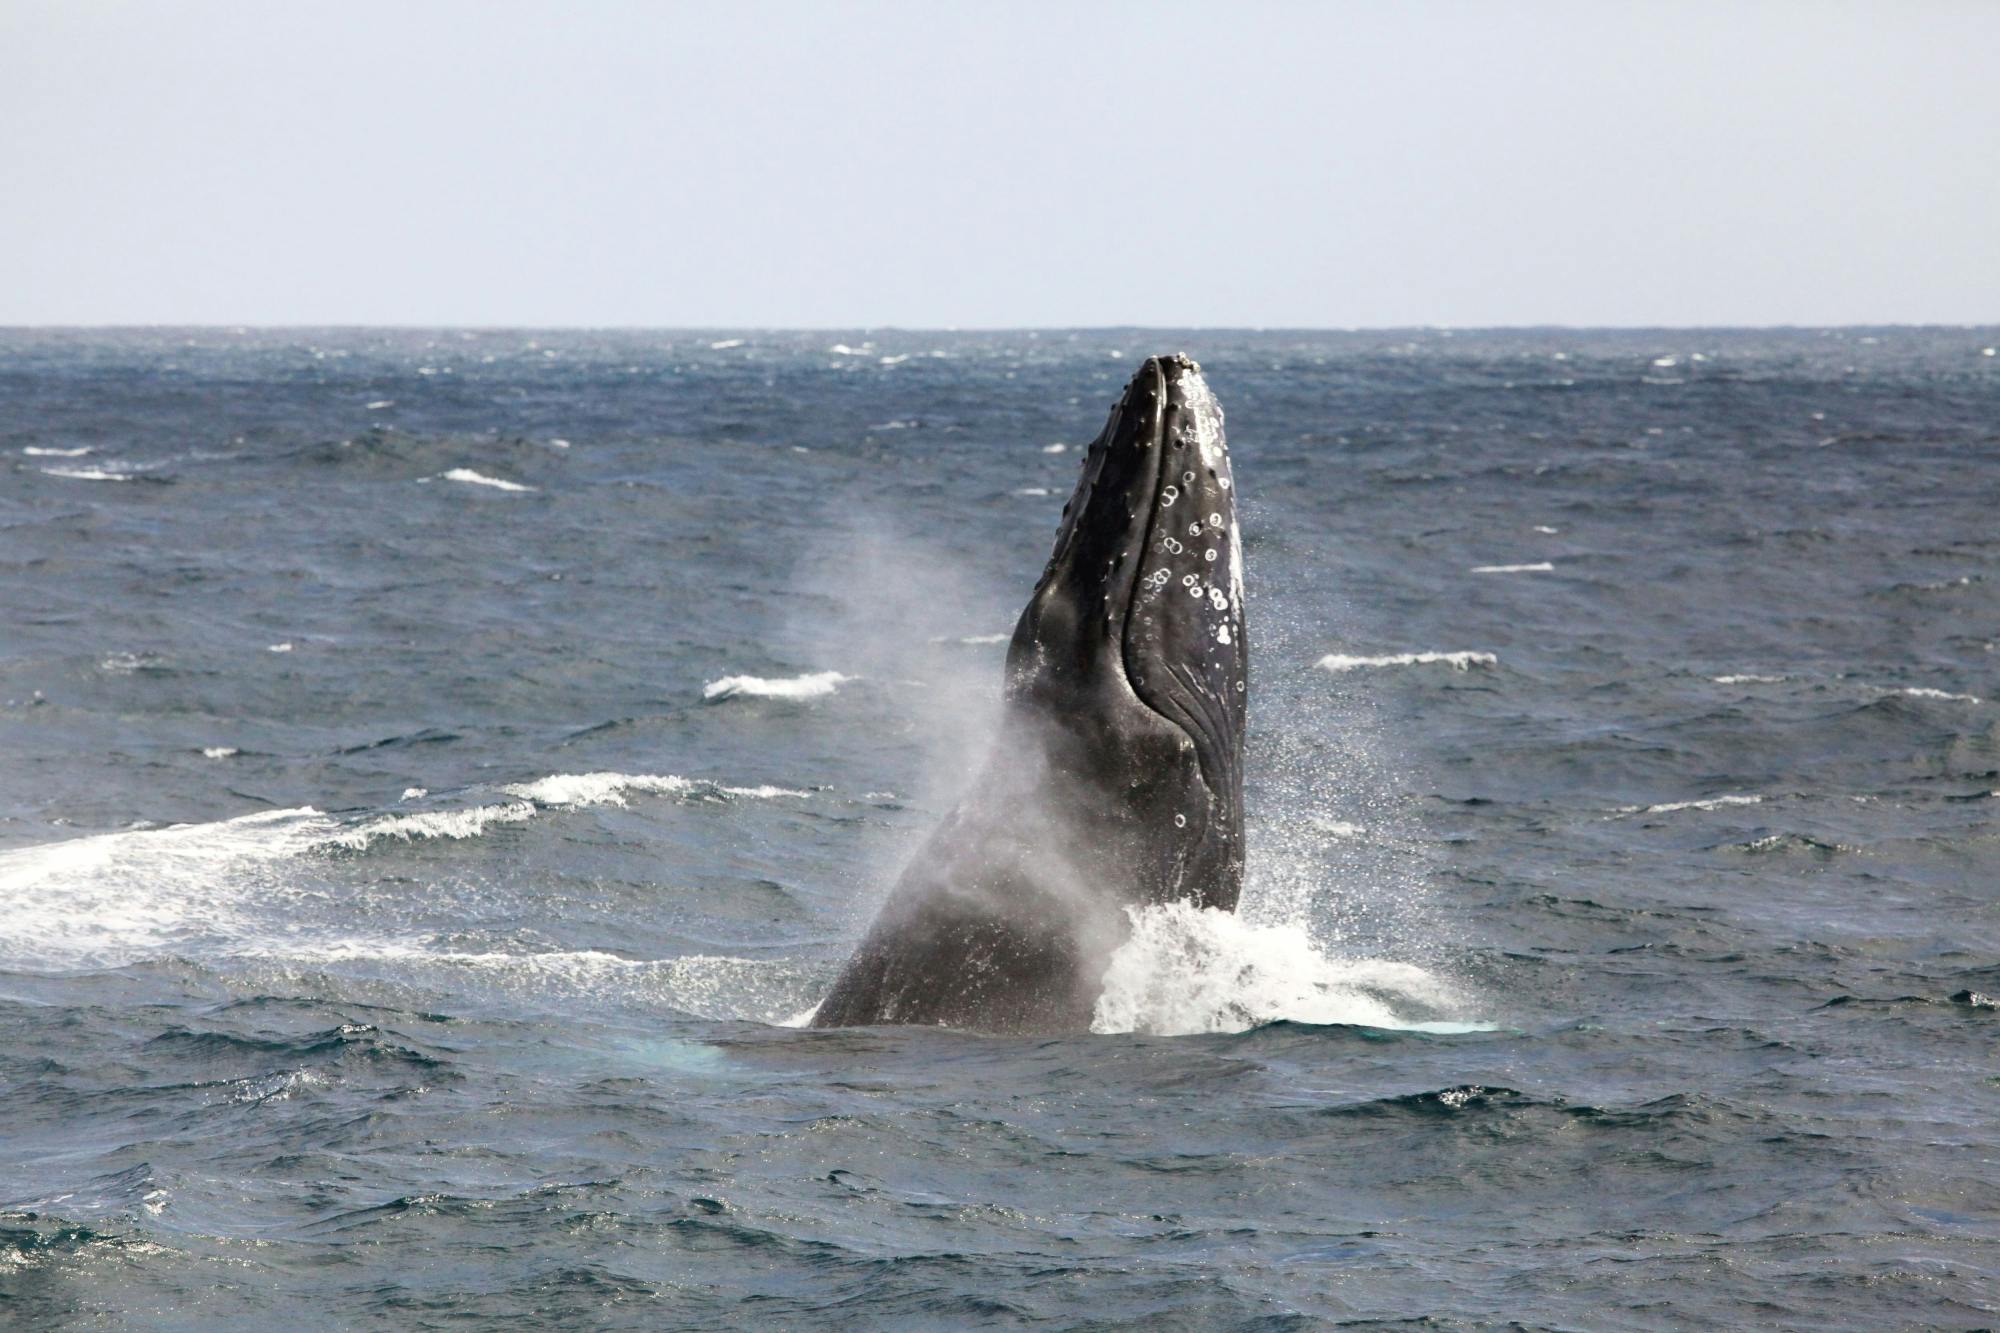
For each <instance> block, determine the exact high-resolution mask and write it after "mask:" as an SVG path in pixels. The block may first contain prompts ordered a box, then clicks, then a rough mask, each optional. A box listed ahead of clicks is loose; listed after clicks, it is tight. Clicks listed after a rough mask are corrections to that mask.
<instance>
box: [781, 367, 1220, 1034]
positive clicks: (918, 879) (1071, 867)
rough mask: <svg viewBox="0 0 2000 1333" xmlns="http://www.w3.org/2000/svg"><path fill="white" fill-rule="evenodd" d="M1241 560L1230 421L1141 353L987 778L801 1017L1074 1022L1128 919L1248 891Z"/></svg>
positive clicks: (1061, 542)
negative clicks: (1150, 909) (810, 1013)
mask: <svg viewBox="0 0 2000 1333" xmlns="http://www.w3.org/2000/svg"><path fill="white" fill-rule="evenodd" d="M1247 701H1248V645H1247V643H1246V639H1245V628H1244V608H1243V558H1242V545H1241V537H1240V534H1239V532H1238V530H1237V524H1236V505H1235V485H1234V479H1233V478H1232V476H1231V474H1230V467H1229V451H1228V445H1227V442H1226V439H1225V437H1224V433H1223V420H1222V410H1221V408H1220V406H1219V405H1218V404H1217V403H1216V400H1215V396H1214V395H1213V394H1212V393H1211V392H1210V391H1209V388H1208V385H1207V384H1206V382H1205V381H1204V380H1203V379H1202V375H1201V370H1200V368H1199V367H1198V366H1197V365H1196V364H1195V363H1194V362H1193V361H1191V360H1189V359H1188V358H1186V357H1184V356H1164V357H1153V358H1150V359H1149V360H1147V361H1146V363H1145V364H1144V365H1143V366H1141V367H1140V369H1139V371H1138V373H1137V374H1136V375H1134V376H1133V378H1132V381H1131V383H1130V384H1129V385H1127V386H1126V389H1125V392H1124V394H1123V395H1122V396H1121V397H1120V398H1119V400H1118V401H1117V402H1116V403H1115V404H1114V405H1113V406H1112V410H1111V415H1110V418H1109V420H1108V421H1107V422H1106V423H1105V427H1104V430H1103V431H1102V432H1100V433H1099V435H1098V437H1097V439H1096V440H1095V441H1093V442H1092V444H1091V446H1090V448H1089V449H1088V450H1087V451H1086V452H1085V454H1084V458H1083V467H1082V475H1081V476H1080V477H1079V479H1078V482H1077V487H1076V491H1075V494H1074V495H1072V497H1071V499H1070V502H1069V504H1068V505H1066V506H1065V507H1064V510H1063V521H1062V525H1061V527H1060V529H1059V530H1058V532H1057V534H1056V543H1055V550H1054V552H1053V554H1052V555H1051V556H1050V558H1049V563H1048V566H1047V568H1046V569H1045V570H1044V571H1043V574H1042V577H1041V579H1040V581H1039V582H1038V583H1037V584H1036V586H1035V591H1034V593H1033V595H1032V596H1031V597H1030V598H1029V600H1028V604H1027V606H1026V608H1025V609H1024V610H1023V611H1022V613H1021V619H1020V622H1019V624H1018V625H1017V627H1016V628H1015V631H1014V637H1013V640H1012V642H1011V644H1010V645H1009V648H1008V653H1007V669H1006V695H1005V708H1004V710H1003V714H1002V719H1001V726H1000V730H999V733H998V736H997V738H996V740H995V743H994V746H993V750H992V752H991V754H990V755H989V756H988V757H987V761H986V764H985V767H984V769H983V770H982V774H981V776H980V778H979V779H978V780H977V781H976V782H975V783H974V784H973V787H972V789H971V791H970V792H969V793H968V794H967V795H966V797H965V798H964V799H963V800H962V801H961V802H960V803H959V805H958V806H957V807H956V808H955V809H954V810H953V811H952V812H951V814H950V815H949V816H947V817H946V819H945V820H944V822H943V823H942V824H941V825H940V826H939V828H938V829H937V830H936V831H935V832H934V833H933V834H932V835H931V837H930V838H929V840H928V841H926V843H925V844H924V846H923V847H922V849H921V850H920V851H919V852H918V853H917V855H916V857H915V858H914V859H913V860H912V861H911V863H910V865H909V866H908V867H907V868H906V869H905V870H904V872H903V875H902V877H901V878H900V879H899V880H898V882H897V884H896V886H895V888H894V889H893V890H892V892H891V894H890V896H889V899H888V901H887V903H886V904H885V905H884V907H883V908H882V911H881V913H880V915H878V917H877V918H876V920H875V922H874V924H873V925H872V926H871V927H870V929H869V932H868V934H867V936H866V937H865V938H864V939H863V941H862V943H861V945H860V947H859V948H858V949H857V950H856V952H855V954H854V957H853V958H852V959H850V960H849V962H848V964H847V966H846V967H845V968H844V969H843V970H842V972H841V974H840V977H839V978H838V979H837V980H836V981H835V983H834V987H833V990H832V991H831V992H830V993H829V994H828V996H827V998H826V1000H825V1001H824V1002H823V1003H822V1004H821V1005H820V1007H819V1010H818V1012H817V1013H816V1014H815V1016H814V1019H813V1022H814V1025H815V1026H819V1027H835V1026H851V1025H857V1024H868V1023H927V1024H935V1023H943V1024H947V1025H949V1026H954V1027H968V1028H979V1029H985V1030H1000V1031H1072V1030H1079V1029H1082V1028H1086V1027H1088V1025H1089V1022H1090V1017H1091V1012H1092V1010H1093V1009H1094V1007H1095V1005H1096V1001H1097V996H1098V994H1099V992H1100V991H1101V989H1102V982H1103V974H1104V969H1105V966H1106V965H1107V964H1108V962H1109V960H1110V956H1111V954H1112V953H1113V952H1114V951H1115V950H1116V949H1117V947H1118V945H1119V944H1120V943H1122V942H1123V940H1124V939H1125V937H1126V934H1127V932H1128V931H1129V917H1128V911H1129V909H1132V908H1137V907H1142V906H1146V905H1150V904H1158V903H1168V902H1191V903H1194V904H1196V905H1198V906H1203V907H1218V908H1224V909H1233V908H1234V907H1235V905H1236V901H1237V898H1238V896H1239V894H1240V892H1241V888H1242V881H1243V853H1242V847H1243V810H1242V805H1243V787H1242V752H1243V724H1244V713H1245V707H1246V705H1247Z"/></svg>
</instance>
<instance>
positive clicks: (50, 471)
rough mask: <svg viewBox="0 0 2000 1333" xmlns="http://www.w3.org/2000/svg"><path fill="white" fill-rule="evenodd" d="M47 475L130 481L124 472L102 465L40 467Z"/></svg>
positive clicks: (91, 479)
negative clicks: (108, 468) (110, 470)
mask: <svg viewBox="0 0 2000 1333" xmlns="http://www.w3.org/2000/svg"><path fill="white" fill-rule="evenodd" d="M37 471H39V472H40V473H41V474H42V475H43V476H45V477H67V478H69V479H70V480H71V481H130V480H132V478H131V477H130V476H128V475H126V474H125V473H123V472H106V471H105V470H104V469H103V468H101V467H45V468H38V469H37Z"/></svg>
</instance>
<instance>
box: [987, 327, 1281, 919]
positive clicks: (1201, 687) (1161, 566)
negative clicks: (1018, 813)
mask: <svg viewBox="0 0 2000 1333" xmlns="http://www.w3.org/2000/svg"><path fill="white" fill-rule="evenodd" d="M1007 693H1008V699H1009V703H1010V705H1011V706H1013V707H1015V709H1016V710H1017V711H1020V712H1024V713H1029V714H1040V715H1043V716H1050V717H1059V718H1060V719H1061V727H1060V728H1059V729H1057V730H1058V733H1059V734H1060V735H1061V736H1063V737H1067V738H1069V740H1070V741H1071V743H1073V744H1075V745H1076V746H1077V747H1078V752H1079V753H1082V752H1087V751H1089V750H1090V749H1092V748H1093V747H1098V748H1102V749H1104V750H1105V751H1106V754H1107V759H1108V758H1109V757H1110V755H1111V754H1113V753H1117V752H1122V753H1117V761H1116V762H1106V763H1104V764H1101V765H1099V767H1102V768H1104V769H1107V770H1109V771H1114V772H1115V771H1126V770H1136V771H1142V772H1147V773H1154V772H1157V773H1158V774H1159V777H1160V779H1161V781H1160V783H1159V786H1160V788H1161V790H1160V792H1159V793H1158V794H1157V799H1158V800H1159V801H1161V802H1163V803H1167V804H1172V803H1175V802H1178V803H1179V806H1191V807H1193V808H1185V809H1184V808H1178V807H1177V808H1175V809H1173V810H1171V811H1168V812H1164V813H1161V817H1162V818H1168V819H1172V818H1175V817H1179V818H1180V822H1179V823H1177V824H1174V825H1172V826H1173V827H1177V828H1182V829H1185V830H1186V831H1187V832H1186V835H1185V836H1186V837H1187V838H1188V839H1191V840H1194V841H1211V842H1212V841H1216V840H1218V839H1219V840H1220V841H1221V842H1223V843H1226V844H1228V846H1229V848H1230V849H1232V850H1231V851H1230V852H1229V853H1228V854H1229V855H1231V856H1234V857H1236V858H1238V860H1239V861H1240V848H1241V845H1242V830H1241V809H1242V801H1241V793H1242V737H1243V720H1244V706H1245V703H1246V701H1247V693H1248V647H1247V644H1246V642H1245V634H1244V615H1243V559H1242V547H1241V536H1240V533H1239V532H1238V529H1237V523H1236V501H1235V485H1234V479H1233V477H1232V476H1231V473H1230V464H1229V450H1228V444H1227V441H1226V438H1225V436H1224V432H1223V420H1222V410H1221V407H1220V406H1219V405H1218V404H1217V402H1216V400H1215V396H1214V394H1212V393H1211V392H1210V391H1209V388H1208V385H1207V383H1206V381H1205V380H1204V379H1203V378H1202V375H1201V370H1200V367H1199V366H1197V365H1196V364H1195V363H1194V362H1193V361H1192V360H1190V359H1189V358H1187V357H1185V356H1165V357H1153V358H1150V359H1149V360H1147V361H1146V363H1145V364H1144V365H1143V366H1141V367H1140V369H1139V371H1138V373H1137V374H1135V375H1134V376H1133V378H1132V381H1131V383H1130V384H1128V385H1127V386H1126V389H1125V392H1124V394H1123V395H1122V396H1121V397H1120V399H1119V401H1118V402H1117V404H1116V405H1114V407H1113V408H1112V412H1111V416H1110V419H1109V420H1108V421H1107V422H1106V423H1105V427H1104V430H1103V431H1102V432H1101V433H1100V434H1099V435H1098V437H1097V439H1096V440H1095V441H1094V442H1093V443H1092V444H1091V446H1090V448H1089V449H1088V450H1087V451H1086V453H1085V455H1084V459H1083V473H1082V476H1081V477H1080V478H1079V479H1078V482H1077V488H1076V492H1075V494H1074V495H1073V496H1072V497H1071V499H1070V503H1069V504H1068V505H1067V506H1066V507H1065V509H1064V513H1063V522H1062V526H1061V528H1060V530H1059V531H1058V533H1057V536H1056V544H1055V550H1054V553H1053V554H1052V555H1051V557H1050V559H1049V563H1048V567H1047V569H1046V570H1045V571H1044V572H1043V574H1042V578H1041V581H1040V583H1038V584H1037V585H1036V588H1035V593H1034V596H1033V597H1032V598H1031V599H1030V600H1029V602H1028V606H1027V608H1026V610H1024V611H1023V612H1022V614H1021V619H1020V623H1019V625H1018V626H1017V627H1016V629H1015V632H1014V638H1013V642H1012V644H1011V645H1010V647H1009V649H1008V656H1007ZM1190 759H1192V761H1193V764H1194V766H1195V767H1197V768H1198V774H1197V775H1196V776H1198V779H1199V784H1200V785H1201V786H1203V787H1205V788H1206V789H1207V796H1208V799H1207V800H1205V801H1192V802H1191V801H1190V800H1189V798H1188V796H1187V795H1186V793H1185V792H1184V791H1183V790H1182V789H1183V788H1185V786H1186V785H1187V784H1186V781H1185V779H1184V777H1183V776H1180V775H1178V774H1177V772H1175V771H1177V770H1179V769H1182V768H1184V767H1186V766H1187V765H1188V762H1189V760H1190ZM1082 766H1083V767H1085V768H1088V767H1090V766H1091V765H1089V763H1088V762H1087V761H1085V762H1084V763H1083V765H1082ZM1133 799H1135V800H1137V801H1141V802H1142V803H1143V802H1146V801H1148V800H1150V799H1151V798H1150V797H1149V796H1148V795H1147V794H1145V793H1141V794H1140V795H1139V796H1137V797H1134V798H1133ZM1225 826H1226V827H1225ZM1224 896H1225V897H1227V898H1228V903H1225V904H1224V905H1232V904H1233V901H1234V895H1233V892H1231V893H1229V894H1226V895H1224Z"/></svg>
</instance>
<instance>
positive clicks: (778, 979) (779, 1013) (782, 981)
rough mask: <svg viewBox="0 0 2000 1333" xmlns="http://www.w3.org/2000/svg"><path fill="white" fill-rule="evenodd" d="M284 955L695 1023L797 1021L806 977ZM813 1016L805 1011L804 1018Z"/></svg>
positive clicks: (503, 959)
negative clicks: (443, 977) (648, 1006)
mask: <svg viewBox="0 0 2000 1333" xmlns="http://www.w3.org/2000/svg"><path fill="white" fill-rule="evenodd" d="M283 956H285V957H288V958H293V959H297V960H299V961H302V962H307V963H311V964H316V965H325V964H327V963H334V964H342V963H345V964H354V963H370V962H373V963H384V964H388V965H390V966H391V967H393V968H395V969H396V970H398V971H404V970H411V971H416V972H418V973H420V974H424V975H425V976H426V977H427V979H430V980H432V981H433V982H434V981H435V980H436V978H437V974H438V973H445V974H447V975H452V974H455V975H452V980H451V981H450V983H449V984H450V985H452V986H453V987H454V988H456V987H459V986H463V985H465V984H468V983H469V982H476V983H481V984H484V985H488V986H494V987H499V988H503V989H507V990H514V991H522V990H527V991H541V992H548V991H556V992H558V993H568V994H576V995H586V996H593V997H601V996H607V995H608V996H609V997H610V998H613V999H621V1000H639V1001H644V1002H648V1003H654V1004H664V1005H667V1006H670V1007H672V1008H674V1009H678V1010H680V1011H681V1012H682V1013H686V1014H692V1015H694V1016H695V1017H697V1018H708V1019H748V1020H750V1021H753V1022H760V1023H771V1024H780V1023H786V1022H788V1020H791V1019H793V1018H796V1017H797V1016H798V1007H799V1005H800V1004H801V1003H802V1002H803V1001H804V999H805V998H806V995H807V994H808V991H807V985H808V980H809V979H808V976H807V974H806V972H805V971H804V970H803V969H801V968H799V967H798V966H797V965H796V964H793V963H790V962H787V961H783V960H763V959H754V958H732V957H728V956H723V955H713V954H689V955H685V956H682V957H679V958H659V959H654V958H626V957H622V956H620V955H618V954H614V953H607V952H605V951H603V950H601V949H563V950H549V951H547V952H543V953H510V952H506V951H503V950H490V951H485V952H472V951H468V950H452V949H438V948H435V947H433V946H432V944H431V943H430V941H428V940H423V939H345V940H332V941H327V942H325V943H320V944H306V945H301V946H297V947H288V948H286V949H284V950H283ZM817 1007H818V1006H817V1005H815V1006H814V1008H817ZM812 1012H813V1011H812V1010H811V1009H808V1010H806V1015H807V1017H808V1018H809V1017H810V1015H811V1013H812ZM794 1026H798V1025H797V1024H794Z"/></svg>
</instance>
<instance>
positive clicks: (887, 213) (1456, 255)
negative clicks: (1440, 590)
mask: <svg viewBox="0 0 2000 1333" xmlns="http://www.w3.org/2000/svg"><path fill="white" fill-rule="evenodd" d="M0 183H4V190H0V324H24V323H29V324H44V323H65V324H101V323H253V324H329V323H343V324H356V323H359V324H445V325H657V326H704V325H754V326H768V325H800V326H843V327H844V326H860V325H879V324H903V325H920V326H946V325H950V326H964V327H972V326H1015V325H1033V326H1056V325H1106V324H1149V325H1266V326H1277V325H1291V326H1350V325H1407V324H1449V325H1485V324H1539V323H1563V324H1622V325H1634V324H1777V323H1796V324H1825V323H1863V322H1991V321H2000V4H1991V3H1958V4H1946V3H1935V4H1923V3H1908V2H1902V3H1889V2H1888V0H1884V2H1883V3H1879V4H1872V5H1866V4H1851V5H1844V4H1834V3H1817V2H1811V3H1809V2H1806V0H1800V2H1799V3H1776V2H1772V3H1761V4H1760V3H1678V4H1611V3H1596V2H1593V3H1583V4H1557V3H1539V4H1537V3H1519V4H1509V3H1500V2H1499V0H1488V2H1484V3H1472V2H1471V0H1464V2H1461V3H1407V4H1397V5H1389V4H1360V3H1354V4H1333V3H1322V4H1309V3H1303V2H1302V3H1296V4H1256V3H1221V2H1220V0H1217V2H1216V3H1208V4H1174V3H1166V2H1164V0H1150V2H1148V3H1089V4H1042V3H1019V2H1001V3H946V2H945V0H927V2H924V3H918V2H915V0H911V2H908V3H823V4H808V3H724V2H722V0H716V2H715V3H707V4H667V3H644V4H642V3H617V2H614V0H598V2H597V3H589V4H567V5H558V4H555V3H546V4H535V5H529V4H512V3H496V2H492V0H480V2H478V3H458V2H444V0H437V2H418V0H398V2H397V3H388V4H383V3H370V2H366V0H363V2H360V3H356V2H355V0H342V2H341V3H330V2H320V0H315V2H313V3H280V2H278V0H253V2H250V3H243V2H240V0H223V2H218V3H202V2H201V0H190V2H187V3H171V4H169V3H108V2H106V0H54V2H48V0H0Z"/></svg>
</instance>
